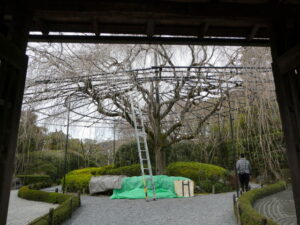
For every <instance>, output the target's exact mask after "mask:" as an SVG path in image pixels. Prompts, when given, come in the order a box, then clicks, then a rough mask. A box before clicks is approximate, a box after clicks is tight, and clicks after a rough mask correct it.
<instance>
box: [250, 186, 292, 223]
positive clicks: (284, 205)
mask: <svg viewBox="0 0 300 225" xmlns="http://www.w3.org/2000/svg"><path fill="white" fill-rule="evenodd" d="M254 208H255V209H256V210H257V211H258V212H259V213H261V214H263V215H265V216H267V217H269V218H271V219H273V220H274V221H275V222H277V223H278V224H279V225H297V219H296V210H295V205H294V198H293V192H292V190H291V188H288V189H287V190H285V191H281V192H279V193H276V194H273V195H270V196H267V197H265V198H262V199H260V200H258V201H256V202H255V204H254Z"/></svg>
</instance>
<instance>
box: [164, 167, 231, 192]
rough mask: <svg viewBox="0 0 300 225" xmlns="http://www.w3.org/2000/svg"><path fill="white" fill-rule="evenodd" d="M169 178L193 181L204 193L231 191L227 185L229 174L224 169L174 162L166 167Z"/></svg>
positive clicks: (228, 184)
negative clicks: (185, 178) (178, 177)
mask: <svg viewBox="0 0 300 225" xmlns="http://www.w3.org/2000/svg"><path fill="white" fill-rule="evenodd" d="M167 174H168V175H169V176H182V177H187V178H190V179H192V180H193V181H195V183H196V185H198V186H199V187H200V189H201V190H203V191H205V192H211V191H212V189H213V186H214V187H215V192H216V193H220V192H227V191H230V190H232V188H231V186H230V183H229V176H230V173H229V171H227V170H226V169H224V168H222V167H219V166H216V165H211V164H206V163H198V162H175V163H171V164H169V166H168V167H167Z"/></svg>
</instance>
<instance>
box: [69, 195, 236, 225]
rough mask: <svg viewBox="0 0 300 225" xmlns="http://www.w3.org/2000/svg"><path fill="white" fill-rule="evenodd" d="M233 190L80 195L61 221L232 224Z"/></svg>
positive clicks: (134, 224) (71, 224)
mask: <svg viewBox="0 0 300 225" xmlns="http://www.w3.org/2000/svg"><path fill="white" fill-rule="evenodd" d="M232 196H233V193H232V192H231V193H224V194H215V195H213V194H210V195H198V196H196V197H191V198H177V199H158V200H157V201H150V202H146V201H145V200H143V199H138V200H129V199H116V200H111V199H110V198H109V197H103V196H101V197H95V196H86V195H84V196H82V198H81V200H82V205H81V207H80V208H79V209H77V210H76V211H75V213H74V214H73V215H72V218H71V219H70V220H68V221H67V222H65V223H64V225H82V224H84V225H98V224H101V225H150V224H151V225H165V224H166V225H177V224H178V225H179V224H180V225H182V224H184V225H185V224H186V225H193V224H205V225H236V221H235V217H234V213H233V206H232V204H233V203H232Z"/></svg>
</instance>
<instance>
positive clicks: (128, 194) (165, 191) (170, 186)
mask: <svg viewBox="0 0 300 225" xmlns="http://www.w3.org/2000/svg"><path fill="white" fill-rule="evenodd" d="M146 177H147V176H146ZM153 177H154V183H155V189H156V198H178V196H177V195H176V193H175V190H174V181H175V180H190V179H188V178H186V177H169V176H165V175H157V176H153ZM148 187H150V182H148ZM148 195H149V197H150V198H151V197H152V196H153V193H152V190H149V189H148ZM139 198H145V193H144V185H143V177H142V176H138V177H127V178H124V179H123V182H122V188H121V189H114V192H113V195H112V196H111V199H139Z"/></svg>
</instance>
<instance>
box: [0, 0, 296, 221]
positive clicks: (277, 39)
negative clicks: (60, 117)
mask: <svg viewBox="0 0 300 225" xmlns="http://www.w3.org/2000/svg"><path fill="white" fill-rule="evenodd" d="M20 2H21V1H20ZM0 6H1V5H0ZM25 9H26V7H25V6H23V5H22V4H18V5H17V8H16V9H15V10H14V15H13V20H12V22H11V24H10V26H9V30H3V26H2V25H3V24H4V22H3V15H2V14H1V18H0V60H1V63H0V225H5V224H6V217H7V209H8V202H9V194H10V185H11V179H12V174H13V168H14V166H13V165H14V157H15V150H16V142H17V134H18V126H19V119H20V111H21V105H22V98H23V92H24V86H25V77H26V70H27V56H26V45H27V42H28V34H29V21H30V18H31V17H30V13H29V12H28V11H26V10H25ZM0 13H2V12H1V11H0ZM287 24H288V23H287V22H286V21H285V19H284V18H283V17H278V18H274V20H273V21H271V24H270V28H271V37H270V41H271V52H272V57H273V73H274V81H275V87H276V94H277V100H278V103H279V108H280V114H281V120H282V124H283V130H284V135H285V139H286V143H287V155H288V160H289V166H290V169H291V174H292V184H293V191H294V199H295V205H296V212H297V219H298V224H299V225H300V28H299V24H298V23H295V24H294V25H293V26H294V27H293V29H291V27H290V23H289V28H288V29H287ZM55 38H56V39H57V38H58V39H57V40H60V37H55ZM61 40H62V42H64V41H65V42H67V41H68V40H64V39H63V38H62V37H61ZM74 40H75V39H74ZM139 40H140V39H139ZM139 40H138V39H135V38H133V39H127V40H126V39H124V40H123V41H122V40H121V39H118V38H117V40H113V38H112V39H111V40H110V39H109V38H106V39H105V40H101V38H100V39H98V40H91V42H111V43H116V42H118V43H125V42H127V43H136V42H138V41H139ZM152 40H154V42H153V41H152V43H163V42H164V40H163V39H159V38H158V39H156V40H155V39H152ZM173 40H174V39H173ZM173 40H171V42H168V41H166V42H165V43H168V44H172V41H173ZM45 41H47V39H45ZM86 42H88V41H86ZM150 42H151V40H150V39H149V40H147V39H143V40H142V41H141V43H150ZM191 42H193V44H201V43H202V44H205V42H201V40H200V41H197V40H192V39H178V43H181V44H183V43H185V44H191ZM173 43H174V42H173ZM209 43H210V44H214V41H213V40H212V42H209ZM226 43H227V41H226V40H224V41H222V42H221V43H220V42H218V40H216V42H215V44H219V45H220V44H226ZM228 44H230V45H235V44H234V43H233V44H232V42H231V43H229V42H228ZM236 45H238V43H236ZM250 45H251V44H250ZM253 45H255V42H253Z"/></svg>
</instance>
